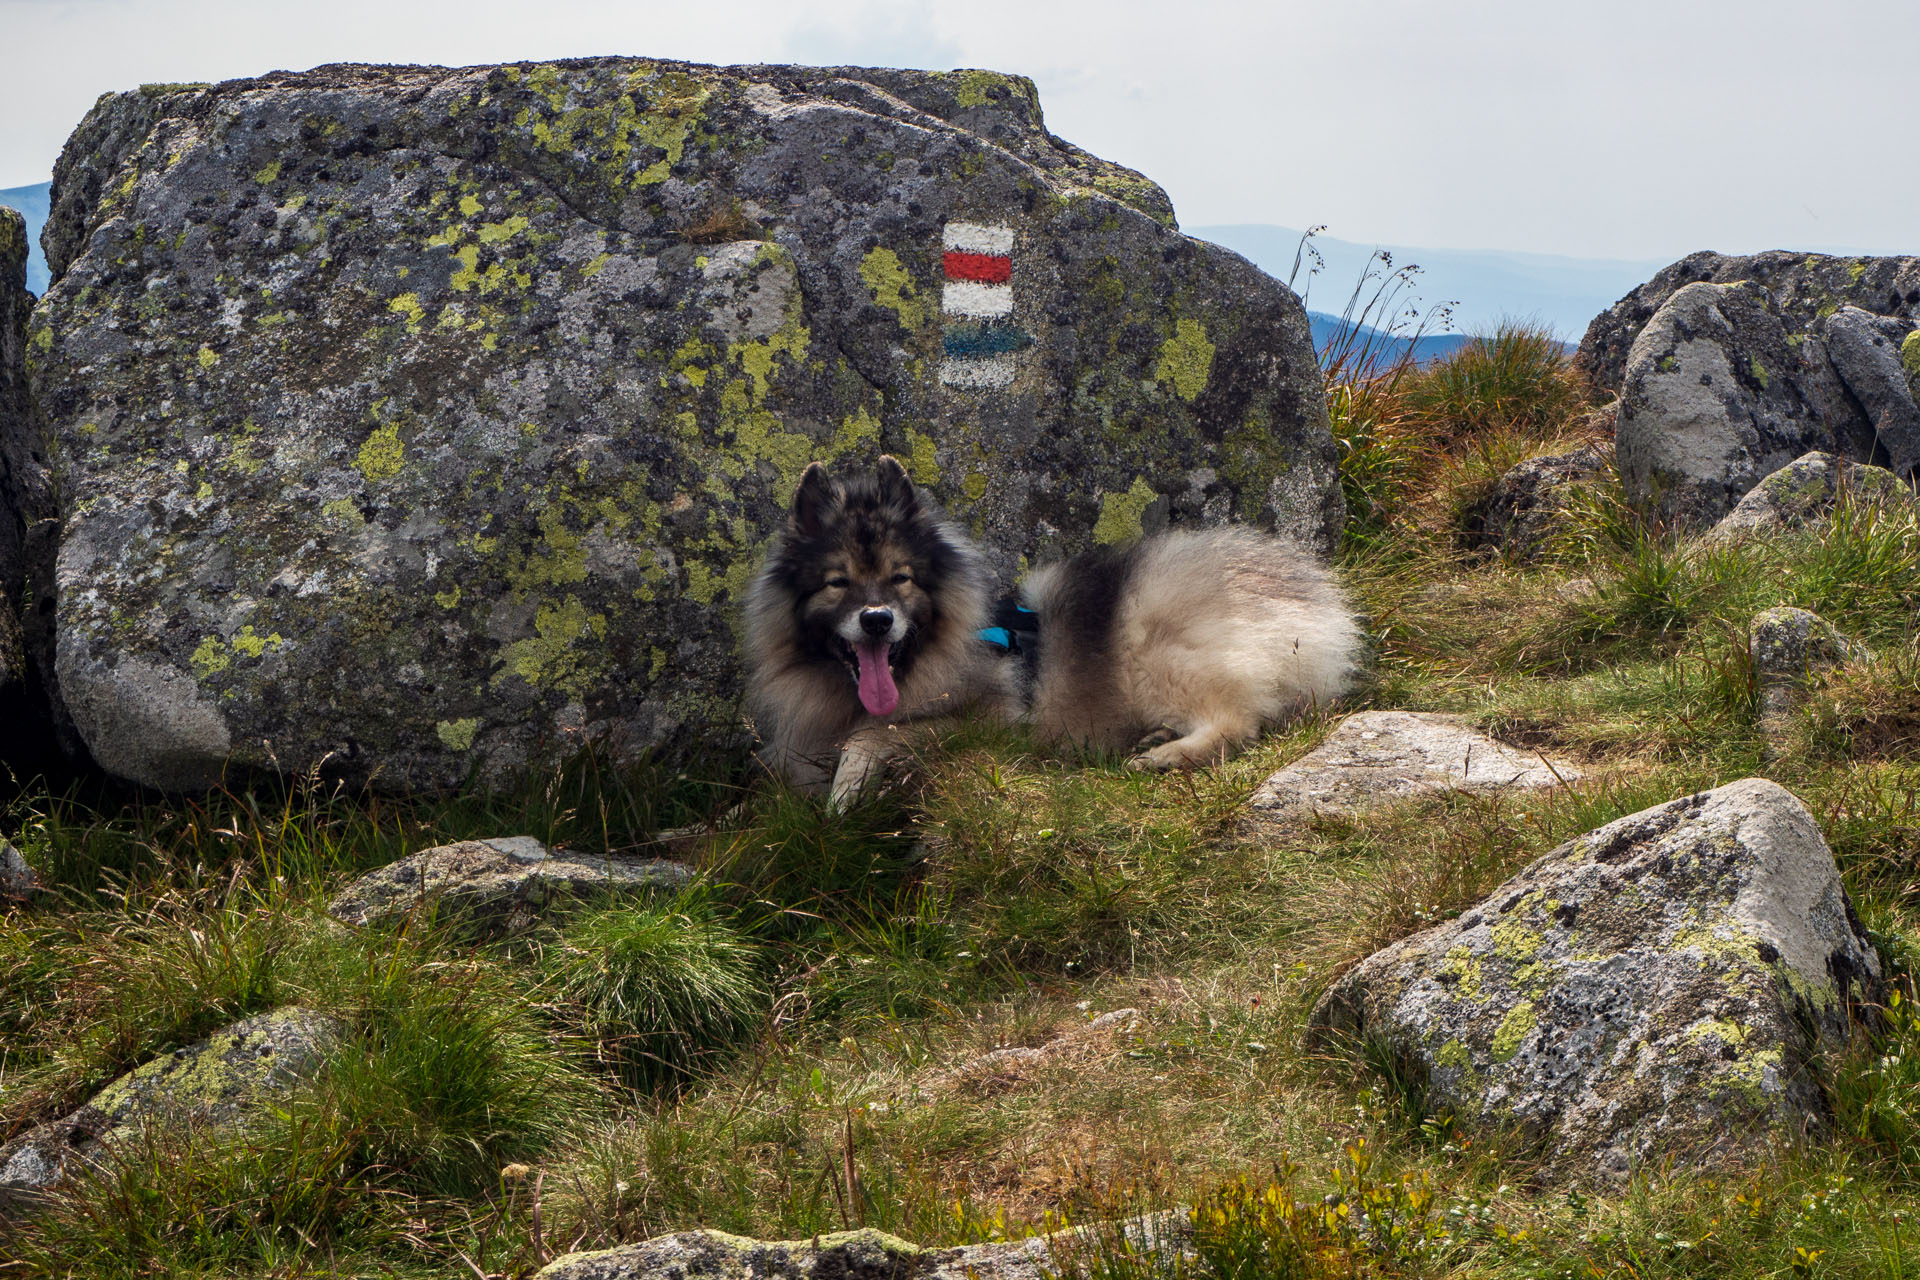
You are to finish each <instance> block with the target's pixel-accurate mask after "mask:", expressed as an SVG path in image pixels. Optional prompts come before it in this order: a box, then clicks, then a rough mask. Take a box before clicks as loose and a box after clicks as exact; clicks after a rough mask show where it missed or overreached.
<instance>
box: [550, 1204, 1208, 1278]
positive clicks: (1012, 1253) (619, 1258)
mask: <svg viewBox="0 0 1920 1280" xmlns="http://www.w3.org/2000/svg"><path fill="white" fill-rule="evenodd" d="M1113 1235H1119V1236H1122V1237H1124V1238H1125V1239H1126V1240H1127V1241H1128V1242H1129V1243H1130V1244H1132V1245H1133V1246H1134V1247H1135V1248H1136V1249H1138V1250H1142V1251H1145V1252H1151V1253H1158V1254H1162V1255H1163V1256H1165V1257H1167V1258H1168V1259H1169V1260H1172V1259H1174V1258H1176V1257H1179V1256H1184V1255H1187V1254H1188V1253H1189V1252H1190V1250H1189V1246H1188V1239H1189V1237H1190V1235H1191V1228H1190V1225H1189V1219H1188V1216H1187V1214H1186V1213H1185V1212H1183V1211H1179V1210H1175V1211H1172V1212H1167V1213H1157V1214H1148V1215H1145V1216H1143V1217H1139V1218H1131V1219H1128V1220H1127V1221H1125V1222H1120V1223H1112V1224H1107V1225H1104V1226H1098V1227H1077V1228H1073V1229H1070V1230H1067V1231H1059V1232H1055V1233H1054V1234H1052V1235H1046V1236H1033V1237H1030V1238H1028V1239H1025V1240H1013V1241H1006V1242H998V1243H993V1244H976V1245H964V1246H961V1247H959V1248H952V1249H923V1248H920V1247H919V1246H917V1245H913V1244H909V1243H907V1242H906V1241H905V1240H902V1239H900V1238H899V1237H897V1236H891V1235H888V1234H886V1233H885V1232H883V1231H875V1230H873V1229H871V1228H867V1229H863V1230H859V1231H842V1232H837V1233H835V1234H832V1235H822V1236H816V1237H814V1238H813V1239H811V1240H784V1241H762V1240H751V1239H748V1238H746V1237H744V1236H735V1235H728V1234H727V1233H726V1232H724V1231H682V1232H678V1233H677V1234H674V1235H668V1236H659V1237H657V1238H655V1239H652V1240H646V1241H642V1242H641V1243H639V1244H629V1245H622V1246H621V1247H619V1248H617V1249H603V1250H598V1251H594V1252H590V1253H570V1254H567V1255H566V1256H565V1257H562V1258H557V1259H555V1260H554V1261H553V1262H551V1263H548V1264H547V1266H546V1267H545V1268H544V1269H543V1270H541V1271H540V1272H539V1273H537V1275H536V1277H535V1280H689V1278H690V1277H695V1276H698V1277H700V1280H775V1278H776V1277H777V1278H778V1280H1049V1278H1050V1277H1053V1276H1056V1275H1059V1274H1061V1273H1062V1272H1063V1271H1066V1270H1068V1269H1069V1268H1070V1267H1071V1265H1072V1263H1073V1262H1074V1261H1076V1260H1080V1261H1085V1260H1086V1259H1088V1257H1089V1256H1090V1255H1095V1256H1097V1253H1098V1242H1099V1241H1101V1240H1103V1239H1107V1238H1110V1237H1111V1236H1113Z"/></svg>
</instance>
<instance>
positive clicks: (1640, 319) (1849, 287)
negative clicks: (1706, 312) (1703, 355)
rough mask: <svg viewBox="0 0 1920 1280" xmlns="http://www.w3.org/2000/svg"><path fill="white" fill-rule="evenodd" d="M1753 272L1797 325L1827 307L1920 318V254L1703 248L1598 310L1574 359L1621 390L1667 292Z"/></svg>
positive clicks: (1600, 385) (1800, 329)
mask: <svg viewBox="0 0 1920 1280" xmlns="http://www.w3.org/2000/svg"><path fill="white" fill-rule="evenodd" d="M1742 280H1750V281H1752V282H1753V283H1755V284H1757V285H1760V286H1761V287H1762V288H1764V289H1766V290H1767V291H1768V292H1770V293H1771V294H1772V295H1773V297H1774V301H1775V303H1776V305H1777V306H1778V307H1779V309H1780V314H1781V315H1783V316H1785V317H1788V319H1789V327H1790V329H1791V330H1792V332H1794V333H1796V334H1798V333H1805V332H1806V331H1807V330H1808V329H1809V328H1811V327H1812V326H1813V325H1814V323H1815V322H1816V321H1817V320H1819V318H1820V317H1821V316H1823V315H1832V314H1834V313H1835V312H1836V311H1838V310H1839V309H1840V308H1841V307H1843V306H1849V305H1851V306H1855V307H1859V308H1861V309H1862V310H1865V311H1870V312H1873V313H1875V314H1876V315H1882V316H1904V317H1906V318H1907V319H1909V320H1920V258H1907V257H1887V258H1843V257H1835V256H1832V255H1829V254H1824V253H1791V252H1788V251H1786V250H1780V249H1777V250H1773V251H1771V252H1768V253H1756V254H1752V255H1750V256H1745V257H1742V256H1736V255H1730V254H1724V253H1713V252H1711V251H1703V252H1700V253H1694V254H1689V255H1688V256H1686V257H1685V258H1682V259H1681V260H1680V261H1678V262H1676V263H1674V264H1673V265H1672V266H1669V267H1667V268H1665V269H1663V270H1662V271H1661V272H1660V273H1659V274H1658V275H1656V276H1654V277H1653V279H1651V280H1649V281H1647V282H1646V283H1645V284H1643V285H1641V286H1640V287H1639V288H1637V289H1635V290H1634V291H1633V292H1632V293H1630V294H1628V295H1627V296H1626V297H1624V298H1622V299H1621V300H1620V301H1619V302H1616V303H1614V305H1613V306H1612V307H1610V308H1608V309H1607V310H1606V311H1603V312H1601V313H1600V314H1599V315H1597V316H1595V317H1594V319H1593V322H1592V323H1591V324H1589V325H1588V326H1587V332H1586V335H1585V336H1584V337H1583V338H1582V339H1581V341H1580V349H1579V351H1578V352H1577V353H1576V354H1575V356H1574V362H1575V363H1576V364H1577V365H1578V366H1580V368H1581V369H1582V370H1583V371H1584V372H1585V373H1586V375H1587V377H1588V379H1589V380H1590V381H1591V382H1592V383H1593V385H1594V387H1595V388H1596V389H1598V390H1601V391H1618V390H1620V388H1621V384H1622V383H1623V382H1624V380H1625V378H1626V372H1627V363H1628V353H1629V352H1630V351H1631V350H1632V349H1633V344H1634V340H1635V339H1637V338H1638V337H1639V336H1640V331H1641V330H1642V329H1643V328H1645V327H1646V325H1647V322H1648V321H1650V320H1652V319H1653V316H1654V313H1655V312H1657V311H1659V310H1660V308H1661V307H1662V306H1664V305H1665V304H1666V301H1667V299H1669V298H1671V297H1672V296H1673V295H1674V294H1675V293H1678V292H1679V291H1680V290H1681V289H1683V288H1685V287H1686V286H1688V285H1690V284H1696V283H1699V282H1702V281H1704V282H1707V283H1709V284H1734V283H1737V282H1739V281H1742Z"/></svg>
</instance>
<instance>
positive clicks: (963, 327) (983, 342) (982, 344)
mask: <svg viewBox="0 0 1920 1280" xmlns="http://www.w3.org/2000/svg"><path fill="white" fill-rule="evenodd" d="M942 345H943V346H944V348H945V350H946V353H947V354H948V355H949V356H963V357H964V356H998V355H1005V354H1007V353H1008V352H1010V351H1024V350H1025V349H1026V348H1028V347H1030V346H1032V345H1033V339H1032V337H1030V336H1029V335H1028V334H1027V333H1026V332H1025V331H1024V330H1021V329H1016V328H1014V327H1013V326H1012V325H1010V324H950V325H948V326H947V328H946V334H945V336H944V339H943V343H942Z"/></svg>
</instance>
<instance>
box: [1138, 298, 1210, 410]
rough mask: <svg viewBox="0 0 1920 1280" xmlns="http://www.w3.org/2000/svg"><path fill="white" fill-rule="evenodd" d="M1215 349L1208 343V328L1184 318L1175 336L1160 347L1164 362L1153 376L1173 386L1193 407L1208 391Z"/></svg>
mask: <svg viewBox="0 0 1920 1280" xmlns="http://www.w3.org/2000/svg"><path fill="white" fill-rule="evenodd" d="M1213 353H1214V345H1213V343H1212V342H1210V341H1208V339H1207V330H1206V326H1205V325H1203V324H1201V323H1200V322H1199V321H1198V320H1194V319H1191V318H1189V317H1187V316H1181V317H1180V318H1179V319H1178V320H1176V321H1175V322H1174V327H1173V336H1172V337H1170V338H1168V339H1167V340H1166V341H1165V342H1163V343H1161V344H1160V362H1159V363H1158V364H1156V365H1155V366H1154V368H1153V376H1154V377H1156V378H1158V379H1159V380H1160V381H1162V382H1170V383H1172V384H1173V389H1174V391H1175V392H1176V393H1178V395H1179V396H1180V398H1181V399H1182V400H1185V401H1186V402H1187V403H1188V404H1192V403H1193V402H1194V401H1195V400H1197V399H1199V397H1200V393H1201V392H1202V391H1205V390H1206V389H1207V377H1208V375H1210V374H1211V373H1212V372H1213Z"/></svg>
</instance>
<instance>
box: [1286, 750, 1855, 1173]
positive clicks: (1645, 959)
mask: <svg viewBox="0 0 1920 1280" xmlns="http://www.w3.org/2000/svg"><path fill="white" fill-rule="evenodd" d="M1879 988H1880V960H1879V957H1878V955H1877V954H1876V953H1875V951H1874V948H1873V945H1872V943H1871V942H1870V941H1869V940H1868V938H1867V934H1866V930H1865V929H1864V928H1863V927H1862V926H1861V924H1860V921H1859V919H1858V917H1857V916H1856V915H1855V914H1854V911H1853V906H1852V904H1851V902H1849V900H1848V898H1847V893H1846V888H1845V886H1844V885H1842V883H1841V881H1840V875H1839V871H1838V869H1837V868H1836V867H1835V865H1834V860H1833V854H1832V852H1831V851H1830V850H1829V849H1828V848H1827V845H1826V842H1825V841H1824V840H1822V839H1821V836H1820V829H1819V827H1818V825H1817V824H1816V823H1815V822H1814V820H1813V815H1812V814H1810V813H1808V812H1807V810H1806V807H1805V806H1804V805H1802V804H1801V803H1800V802H1799V801H1798V800H1797V799H1795V798H1794V797H1793V795H1791V794H1790V793H1789V792H1787V791H1786V790H1784V789H1783V788H1781V787H1779V786H1778V785H1776V784H1774V783H1772V782H1769V781H1767V780H1765V779H1762V778H1748V779H1746V780H1744V781H1741V782H1735V783H1731V784H1729V785H1727V786H1724V787H1720V788H1717V789H1716V790H1713V791H1708V792H1703V793H1701V794H1699V795H1692V796H1687V797H1685V798H1683V799H1679V800H1674V801H1671V802H1669V803H1667V804H1663V805H1658V806H1656V807H1654V808H1651V809H1647V810H1643V811H1642V812H1640V813H1636V814H1632V815H1630V816H1628V817H1625V818H1621V819H1619V820H1617V821H1615V822H1611V823H1608V824H1607V825H1606V826H1604V827H1601V828H1599V829H1598V830H1596V831H1592V832H1589V833H1588V834H1586V835H1583V836H1580V837H1579V838H1577V839H1574V840H1571V841H1569V842H1567V843H1566V844H1564V845H1561V846H1560V847H1559V848H1558V849H1555V850H1554V851H1553V852H1551V853H1549V854H1547V855H1546V856H1544V857H1542V858H1540V859H1539V860H1538V861H1536V862H1535V863H1534V864H1533V865H1532V866H1530V867H1528V868H1527V869H1526V870H1525V871H1522V872H1521V873H1520V874H1519V875H1517V876H1515V877H1514V878H1513V879H1511V880H1509V881H1507V883H1505V884H1504V885H1502V886H1500V888H1499V889H1497V890H1495V891H1494V892H1493V894H1492V895H1490V896H1489V897H1488V898H1487V899H1486V900H1485V901H1483V902H1481V903H1480V904H1479V905H1478V906H1476V907H1474V908H1473V909H1471V910H1469V911H1468V912H1466V913H1465V914H1464V915H1462V916H1460V917H1459V918H1458V919H1456V920H1452V921H1449V922H1448V923H1446V924H1443V925H1439V926H1436V927H1435V928H1432V929H1427V930H1425V931H1423V932H1421V933H1417V934H1414V935H1413V936H1412V937H1409V938H1406V939H1403V940H1402V941H1400V942H1397V943H1394V944H1393V945H1392V946H1390V947H1387V948H1385V949H1384V950H1381V951H1379V952H1376V953H1375V954H1374V955H1372V956H1370V957H1368V958H1367V959H1366V960H1365V961H1363V962H1362V963H1361V964H1360V965H1359V966H1358V967H1356V968H1354V969H1353V970H1351V971H1350V972H1348V973H1347V974H1346V975H1345V976H1344V977H1342V978H1341V979H1340V980H1339V981H1338V982H1336V983H1335V984H1334V985H1333V987H1332V988H1331V989H1330V990H1329V991H1328V992H1327V994H1326V995H1325V996H1324V997H1323V998H1322V999H1321V1001H1320V1003H1319V1005H1318V1006H1316V1007H1315V1009H1314V1011H1313V1014H1312V1018H1311V1021H1310V1024H1309V1025H1310V1031H1309V1041H1310V1043H1313V1044H1316V1045H1319V1046H1321V1047H1329V1046H1332V1045H1336V1044H1345V1045H1349V1046H1354V1045H1358V1044H1362V1043H1367V1044H1371V1045H1372V1046H1374V1047H1375V1049H1376V1051H1378V1050H1380V1049H1384V1050H1386V1051H1388V1052H1390V1053H1391V1054H1393V1055H1394V1056H1395V1057H1397V1058H1399V1059H1400V1060H1402V1061H1403V1062H1404V1063H1405V1064H1406V1066H1407V1068H1408V1070H1409V1071H1411V1072H1414V1073H1417V1074H1418V1075H1419V1076H1420V1077H1422V1078H1424V1080H1425V1082H1426V1085H1427V1089H1428V1093H1429V1096H1430V1097H1431V1098H1432V1099H1433V1102H1434V1104H1435V1105H1436V1106H1442V1107H1447V1108H1451V1109H1452V1110H1453V1112H1454V1114H1455V1115H1456V1116H1458V1117H1459V1118H1460V1119H1462V1120H1468V1121H1473V1120H1486V1121H1490V1122H1493V1123H1497V1124H1500V1125H1510V1126H1516V1127H1518V1128H1520V1129H1522V1130H1524V1131H1525V1132H1527V1133H1529V1134H1531V1135H1533V1136H1534V1137H1536V1138H1537V1139H1539V1140H1540V1141H1541V1142H1542V1143H1543V1144H1544V1147H1545V1153H1546V1158H1547V1159H1546V1172H1547V1173H1548V1174H1549V1175H1550V1176H1557V1177H1565V1178H1568V1179H1571V1180H1576V1181H1594V1180H1611V1179H1617V1178H1622V1177H1626V1176H1628V1175H1630V1174H1631V1173H1632V1172H1633V1170H1634V1169H1635V1168H1637V1167H1641V1166H1642V1165H1644V1164H1645V1162H1647V1161H1650V1160H1655V1159H1659V1158H1663V1157H1665V1156H1669V1155H1671V1156H1676V1157H1679V1158H1682V1159H1686V1160H1718V1159H1720V1158H1723V1157H1727V1158H1735V1159H1745V1158H1750V1157H1752V1156H1753V1155H1755V1154H1756V1153H1760V1152H1764V1151H1766V1150H1767V1149H1769V1147H1770V1145H1771V1144H1772V1143H1773V1142H1775V1141H1778V1140H1780V1139H1788V1140H1793V1139H1798V1138H1803V1137H1807V1136H1817V1135H1819V1134H1821V1133H1822V1132H1824V1131H1825V1129H1826V1127H1827V1113H1826V1109H1825V1103H1824V1101H1823V1100H1822V1097H1821V1093H1820V1088H1819V1086H1818V1084H1817V1083H1816V1082H1815V1080H1814V1079H1813V1077H1812V1075H1811V1072H1810V1068H1811V1065H1812V1062H1813V1059H1814V1057H1815V1055H1817V1054H1821V1053H1834V1052H1839V1051H1841V1050H1843V1049H1844V1047H1845V1045H1846V1043H1847V1041H1848V1038H1849V1036H1850V1035H1851V1033H1852V1031H1853V1017H1852V1010H1853V1008H1854V1006H1855V1005H1856V1004H1857V1003H1858V1002H1863V1001H1871V1000H1874V999H1876V998H1877V997H1878V995H1879V994H1880V991H1879Z"/></svg>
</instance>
